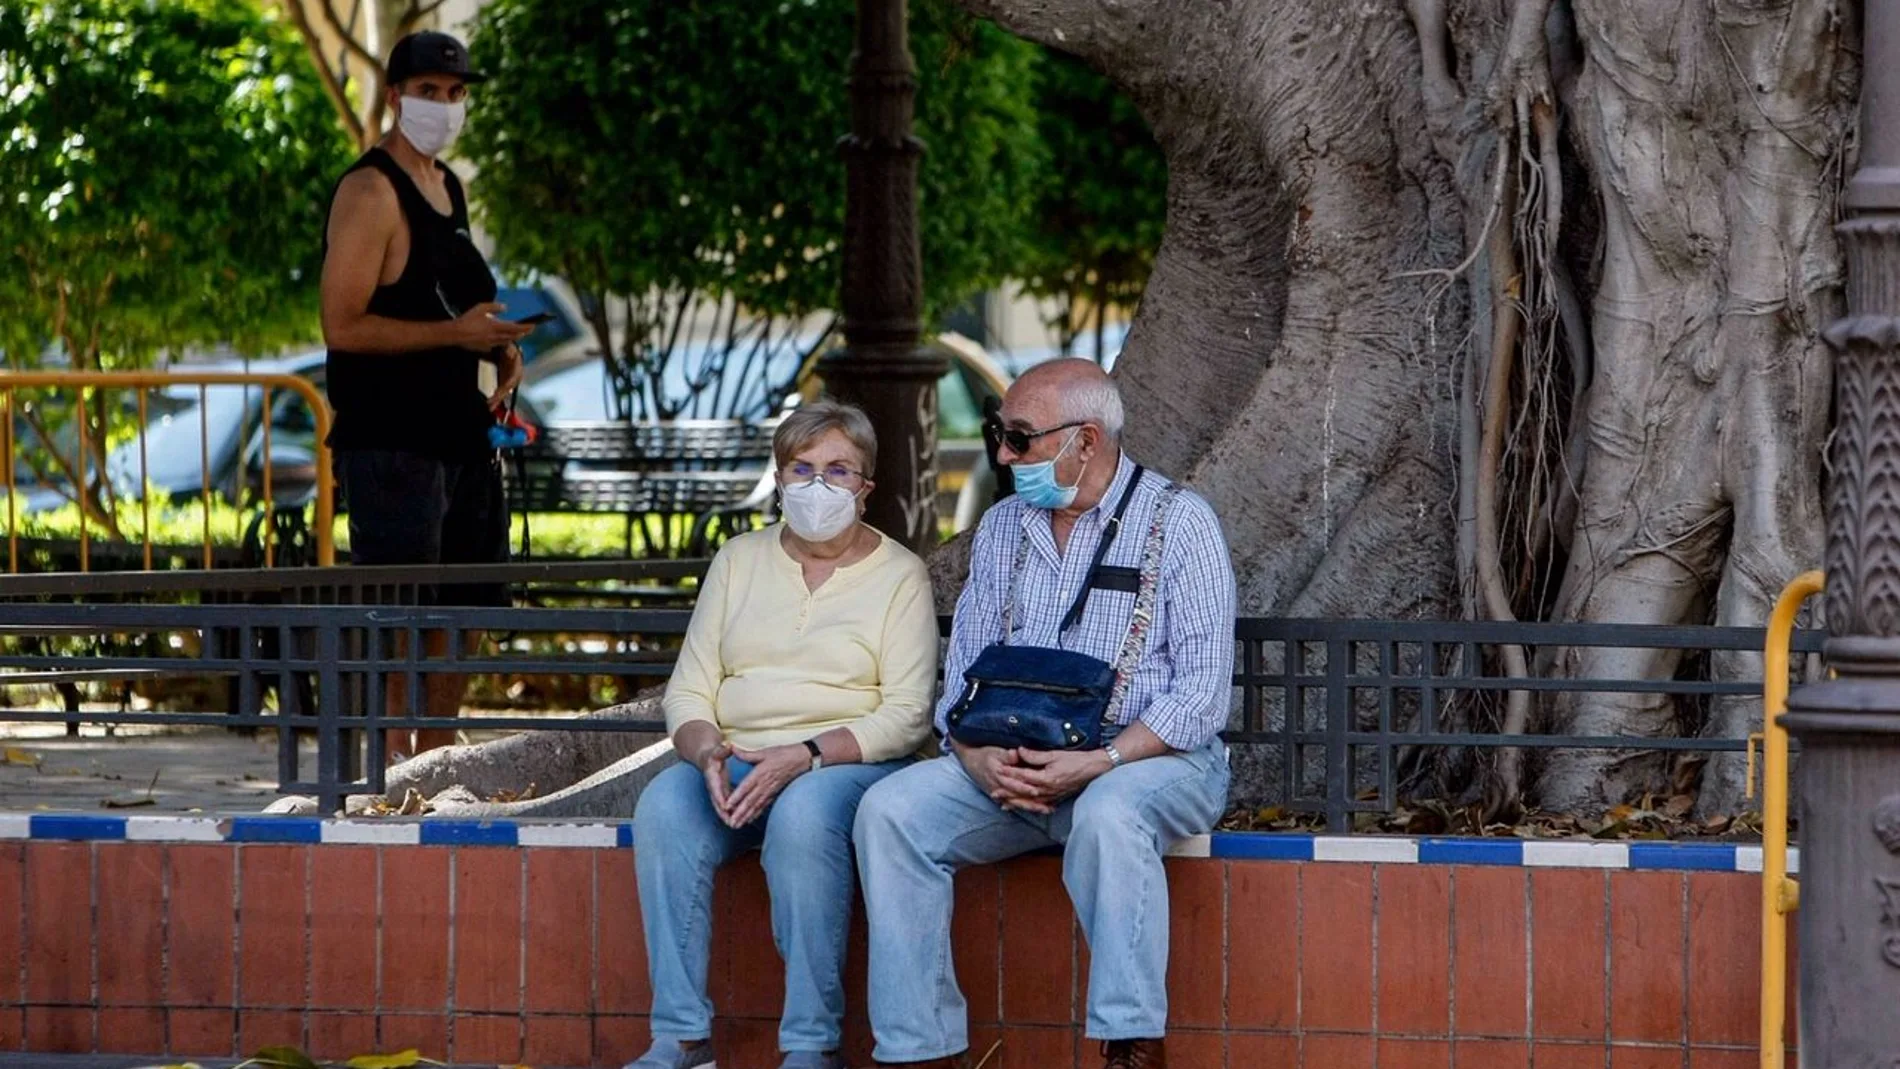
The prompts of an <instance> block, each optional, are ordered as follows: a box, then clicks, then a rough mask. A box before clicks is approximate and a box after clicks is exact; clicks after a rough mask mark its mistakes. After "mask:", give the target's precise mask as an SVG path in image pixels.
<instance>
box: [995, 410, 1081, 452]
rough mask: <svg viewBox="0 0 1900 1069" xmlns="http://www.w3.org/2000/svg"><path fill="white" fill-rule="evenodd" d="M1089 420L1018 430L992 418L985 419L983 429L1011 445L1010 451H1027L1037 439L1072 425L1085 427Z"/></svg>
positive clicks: (1064, 429) (998, 439)
mask: <svg viewBox="0 0 1900 1069" xmlns="http://www.w3.org/2000/svg"><path fill="white" fill-rule="evenodd" d="M1088 422H1089V421H1088V420H1085V419H1083V420H1076V421H1075V422H1073V423H1064V424H1061V425H1059V426H1055V427H1050V428H1047V429H1045V430H1040V431H1022V430H1017V429H1016V428H1014V427H1005V426H1003V421H1002V420H1000V419H995V418H992V419H989V420H987V421H985V423H984V426H983V429H984V430H985V431H987V432H989V435H990V437H991V438H993V439H995V440H996V441H999V442H1002V443H1003V444H1004V445H1006V446H1009V451H1010V452H1012V453H1027V452H1029V447H1030V445H1031V444H1033V443H1034V442H1035V440H1036V439H1038V438H1041V437H1044V436H1046V435H1050V434H1054V433H1056V432H1057V431H1066V430H1068V429H1069V428H1071V427H1084V426H1087V425H1088Z"/></svg>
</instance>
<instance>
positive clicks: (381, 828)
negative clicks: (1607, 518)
mask: <svg viewBox="0 0 1900 1069" xmlns="http://www.w3.org/2000/svg"><path fill="white" fill-rule="evenodd" d="M7 839H39V840H65V841H78V842H108V841H130V842H171V843H180V842H203V843H220V842H226V843H351V844H358V845H369V846H555V847H582V848H595V849H610V848H616V847H619V848H625V847H629V846H632V845H633V824H632V822H630V821H586V822H577V821H561V820H480V819H475V818H459V819H448V818H437V819H429V818H426V817H425V818H421V819H401V818H385V819H379V820H326V819H322V818H318V817H283V816H228V817H211V816H110V815H99V814H92V813H5V814H0V840H7ZM1169 853H1170V854H1172V855H1173V856H1175V857H1205V858H1225V859H1231V860H1243V859H1250V860H1266V861H1313V862H1356V863H1359V864H1368V863H1377V864H1385V865H1504V866H1510V867H1521V868H1560V869H1649V870H1656V869H1663V870H1674V871H1684V870H1693V871H1704V872H1760V871H1761V868H1762V856H1761V847H1760V846H1758V845H1752V844H1738V843H1697V842H1602V841H1597V840H1568V839H1475V838H1402V837H1395V836H1376V835H1303V834H1294V833H1282V832H1230V831H1217V832H1215V833H1214V834H1212V835H1197V836H1194V837H1193V838H1190V839H1186V840H1183V841H1182V842H1179V843H1176V844H1175V846H1174V848H1173V849H1172V850H1170V851H1169ZM1788 867H1789V870H1790V871H1791V872H1793V871H1799V867H1800V851H1799V850H1795V849H1791V850H1789V851H1788Z"/></svg>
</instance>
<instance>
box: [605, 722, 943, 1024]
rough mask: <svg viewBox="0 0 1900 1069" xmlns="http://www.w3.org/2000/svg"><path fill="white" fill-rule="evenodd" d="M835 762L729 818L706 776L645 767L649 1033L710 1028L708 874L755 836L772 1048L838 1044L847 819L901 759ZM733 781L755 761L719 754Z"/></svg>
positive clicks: (642, 804)
mask: <svg viewBox="0 0 1900 1069" xmlns="http://www.w3.org/2000/svg"><path fill="white" fill-rule="evenodd" d="M909 763H910V762H909V761H908V760H903V761H887V762H884V763H881V764H871V765H863V764H850V765H833V766H831V767H829V768H822V769H819V770H818V771H816V772H807V773H805V774H804V775H802V776H799V777H798V778H797V779H795V780H793V781H792V782H791V783H789V784H787V785H786V787H785V790H784V791H782V792H780V794H779V796H778V798H777V799H775V800H774V801H773V803H772V806H771V808H770V809H768V810H766V813H765V815H764V816H763V817H761V818H759V819H758V820H755V821H753V822H752V823H751V824H749V825H747V826H746V827H744V828H741V829H738V830H736V831H735V830H734V829H732V828H728V827H726V825H725V823H724V822H722V821H721V820H720V819H719V816H718V814H716V813H714V812H713V807H712V799H711V798H710V797H708V796H707V793H706V777H705V776H704V775H703V774H702V773H701V772H700V771H699V769H697V768H694V767H693V766H692V765H688V764H679V765H675V766H673V767H672V768H669V769H667V770H666V771H665V772H662V773H660V774H659V775H658V776H655V777H654V778H653V782H652V783H649V784H647V787H646V789H645V790H643V791H641V792H640V801H639V804H638V805H636V806H635V807H634V811H633V842H634V853H633V858H634V872H635V874H636V875H637V876H638V878H639V886H640V918H641V923H642V924H643V926H644V927H645V929H646V940H647V975H648V976H649V977H650V978H651V980H652V984H653V1018H652V1027H653V1035H654V1036H656V1037H660V1038H666V1039H676V1040H683V1041H690V1040H698V1039H706V1038H709V1037H710V1036H711V1035H712V1018H713V1005H712V1000H711V999H710V998H708V997H707V994H706V970H707V965H708V960H709V959H710V958H711V955H712V896H713V873H714V871H716V870H717V869H718V868H719V866H720V865H722V864H724V863H725V862H726V861H728V860H730V859H731V858H733V857H734V856H736V855H738V854H739V853H741V852H743V851H745V850H749V849H751V848H752V847H755V846H761V845H762V847H763V849H762V856H761V862H762V864H763V866H764V868H765V882H766V887H767V889H768V890H770V892H771V895H772V941H773V942H774V943H776V944H777V945H778V952H779V957H781V958H783V959H785V1012H784V1014H783V1015H782V1016H781V1017H780V1019H779V1033H778V1037H779V1049H780V1050H783V1051H786V1052H788V1053H789V1052H792V1051H830V1050H837V1049H838V1046H839V1043H840V1042H841V1040H842V1037H843V1034H844V978H843V972H844V954H845V938H846V932H847V931H848V930H849V927H850V923H851V902H852V898H853V896H854V893H855V890H856V888H855V884H854V881H853V879H852V876H853V873H852V869H851V822H852V817H853V816H854V815H855V814H856V812H857V808H858V800H859V799H861V798H863V797H864V792H865V791H866V790H867V789H869V788H870V786H871V785H872V784H873V783H876V782H877V781H878V780H880V779H883V778H884V777H885V776H888V775H890V774H891V773H892V772H895V771H897V770H898V769H900V768H902V767H904V766H905V765H906V764H909ZM726 771H727V773H728V774H729V775H730V776H731V778H732V782H733V783H734V784H735V785H737V784H738V783H740V782H742V781H744V779H745V777H746V775H747V774H748V773H750V772H751V771H752V766H750V765H748V764H746V763H745V762H743V761H738V760H733V759H728V760H727V761H726Z"/></svg>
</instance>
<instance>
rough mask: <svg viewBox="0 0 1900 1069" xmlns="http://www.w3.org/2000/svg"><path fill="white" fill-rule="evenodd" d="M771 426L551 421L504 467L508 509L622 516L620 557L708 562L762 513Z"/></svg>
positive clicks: (768, 490) (773, 422) (767, 499)
mask: <svg viewBox="0 0 1900 1069" xmlns="http://www.w3.org/2000/svg"><path fill="white" fill-rule="evenodd" d="M777 426H778V420H777V419H776V418H774V419H768V420H758V421H749V420H737V419H684V420H663V421H633V422H598V421H554V422H550V423H548V424H547V425H545V426H544V427H542V428H541V436H540V438H539V439H538V440H537V441H536V442H535V443H534V444H533V445H530V446H528V447H527V448H525V449H523V450H522V451H521V452H520V454H519V457H518V459H517V460H516V462H514V463H512V464H510V465H509V466H508V471H507V476H508V482H509V504H510V507H511V508H514V509H516V510H518V511H525V512H534V513H610V514H618V515H623V516H625V517H626V524H627V526H626V537H627V542H626V548H627V554H628V556H634V555H636V552H638V555H641V556H650V557H703V556H708V555H710V554H711V552H712V551H713V549H715V548H716V547H717V546H718V545H719V544H720V543H721V542H724V541H725V540H726V539H727V538H730V537H731V536H733V535H735V534H739V533H741V532H744V531H747V530H750V529H752V527H753V526H754V525H755V524H756V522H757V520H758V518H759V517H760V516H761V515H762V514H763V513H764V512H765V510H766V509H767V507H768V506H769V505H770V504H771V501H772V433H773V431H774V430H776V429H777ZM636 533H637V534H638V535H639V536H640V537H639V538H638V539H637V540H636V538H635V534H636Z"/></svg>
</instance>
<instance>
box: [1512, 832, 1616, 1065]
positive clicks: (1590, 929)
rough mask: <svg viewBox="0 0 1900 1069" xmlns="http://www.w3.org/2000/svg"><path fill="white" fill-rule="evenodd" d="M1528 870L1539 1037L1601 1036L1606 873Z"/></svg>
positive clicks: (1534, 1018) (1534, 1006) (1535, 1022)
mask: <svg viewBox="0 0 1900 1069" xmlns="http://www.w3.org/2000/svg"><path fill="white" fill-rule="evenodd" d="M1530 873H1531V983H1532V989H1531V991H1532V993H1531V998H1532V1009H1531V1013H1532V1028H1533V1030H1534V1031H1535V1034H1536V1036H1537V1038H1539V1039H1597V1040H1601V1039H1602V1038H1603V1030H1604V1019H1603V985H1604V976H1603V972H1604V969H1603V962H1604V953H1603V938H1604V932H1603V908H1604V905H1603V903H1604V895H1605V894H1606V893H1607V891H1606V874H1605V873H1603V872H1600V871H1596V870H1592V869H1532V870H1530ZM1539 1069H1543V1067H1542V1066H1540V1067H1539Z"/></svg>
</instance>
